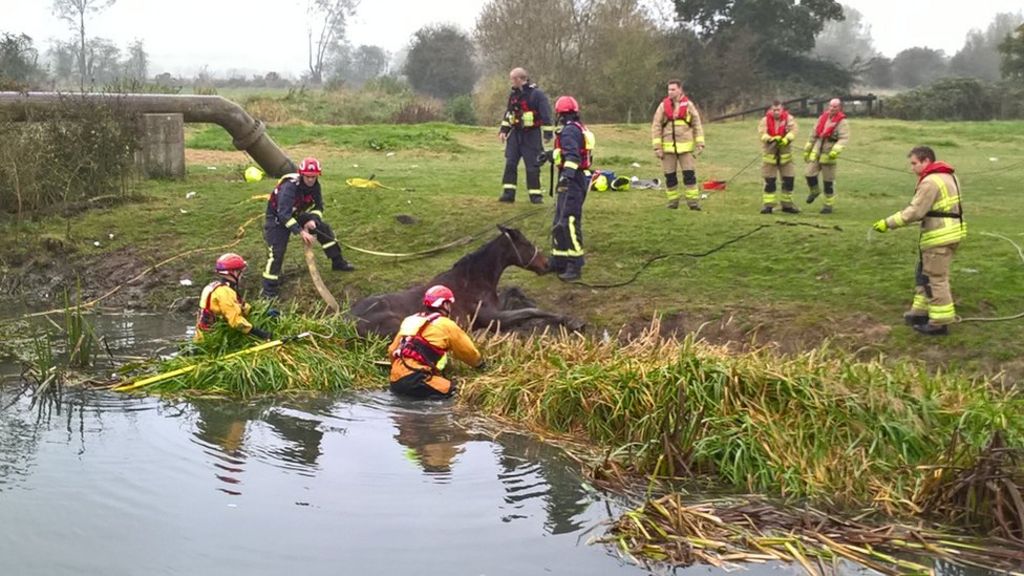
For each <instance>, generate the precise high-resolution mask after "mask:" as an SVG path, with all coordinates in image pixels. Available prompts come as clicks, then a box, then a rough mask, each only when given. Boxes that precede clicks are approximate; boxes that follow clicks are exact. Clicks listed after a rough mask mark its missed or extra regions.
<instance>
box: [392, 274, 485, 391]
mask: <svg viewBox="0 0 1024 576" xmlns="http://www.w3.org/2000/svg"><path fill="white" fill-rule="evenodd" d="M454 303H455V295H454V294H453V293H452V291H451V290H450V289H449V288H448V287H447V286H441V285H437V286H432V287H430V288H428V289H427V291H426V292H425V293H424V294H423V307H424V309H423V311H422V312H418V313H416V314H413V315H412V316H408V317H406V319H405V320H403V321H402V325H401V327H400V328H399V329H398V334H396V335H395V338H394V340H393V341H392V342H391V345H390V346H388V356H389V357H390V358H391V376H390V380H391V391H392V392H394V393H395V394H399V395H402V396H409V397H412V398H451V397H452V396H454V395H455V392H456V383H455V382H454V381H452V380H450V379H448V378H445V377H444V376H443V375H442V374H441V373H442V371H443V370H444V369H445V366H447V365H448V355H449V354H451V355H453V356H455V358H457V359H458V360H461V361H462V362H465V363H466V364H469V365H470V366H474V367H476V368H480V369H482V368H483V367H484V361H483V357H482V356H480V351H479V350H477V349H476V346H474V345H473V341H472V340H471V339H470V338H469V335H468V334H466V332H465V331H464V330H463V329H462V328H460V327H459V325H458V324H456V323H455V321H454V320H452V319H451V318H449V315H450V314H451V311H452V304H454Z"/></svg>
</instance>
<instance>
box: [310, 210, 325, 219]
mask: <svg viewBox="0 0 1024 576" xmlns="http://www.w3.org/2000/svg"><path fill="white" fill-rule="evenodd" d="M309 214H311V215H313V216H319V217H321V218H323V217H324V213H323V212H322V211H320V210H310V211H309Z"/></svg>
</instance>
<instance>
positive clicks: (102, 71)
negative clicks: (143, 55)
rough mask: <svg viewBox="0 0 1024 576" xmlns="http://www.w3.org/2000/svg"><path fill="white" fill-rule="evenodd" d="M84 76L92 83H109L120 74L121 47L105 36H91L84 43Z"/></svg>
mask: <svg viewBox="0 0 1024 576" xmlns="http://www.w3.org/2000/svg"><path fill="white" fill-rule="evenodd" d="M85 49H86V56H85V72H86V78H88V79H89V82H90V83H94V84H100V85H103V84H110V83H112V82H115V81H117V80H118V78H119V77H120V76H121V70H122V68H121V49H120V48H118V47H117V46H115V45H114V43H113V42H111V41H110V40H107V39H106V38H92V39H90V40H89V42H88V43H87V44H86V47H85Z"/></svg>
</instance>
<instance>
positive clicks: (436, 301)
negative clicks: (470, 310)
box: [423, 284, 455, 308]
mask: <svg viewBox="0 0 1024 576" xmlns="http://www.w3.org/2000/svg"><path fill="white" fill-rule="evenodd" d="M445 302H448V303H449V304H452V303H454V302H455V294H452V291H451V290H449V289H448V287H447V286H442V285H440V284H438V285H437V286H431V287H430V288H427V291H426V292H424V293H423V305H424V306H427V307H428V308H440V307H441V306H443V305H444V303H445Z"/></svg>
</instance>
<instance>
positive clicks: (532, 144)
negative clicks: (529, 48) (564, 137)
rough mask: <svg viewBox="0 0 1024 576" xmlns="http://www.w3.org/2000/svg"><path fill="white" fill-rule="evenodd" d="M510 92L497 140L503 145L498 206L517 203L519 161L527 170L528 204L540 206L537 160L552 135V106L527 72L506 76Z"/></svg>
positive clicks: (517, 69)
mask: <svg viewBox="0 0 1024 576" xmlns="http://www.w3.org/2000/svg"><path fill="white" fill-rule="evenodd" d="M508 79H509V82H510V83H511V84H512V92H511V93H510V94H509V95H508V107H507V108H506V110H505V116H504V117H503V118H502V120H501V129H500V131H499V132H498V139H499V140H501V142H502V143H504V144H505V174H504V175H503V176H502V178H501V184H502V192H501V197H500V198H498V201H499V202H515V201H516V180H517V178H518V174H517V173H518V171H519V159H520V158H522V160H523V164H524V165H525V167H526V188H527V190H526V191H527V192H529V193H530V202H531V203H533V204H541V203H542V202H544V197H543V196H542V195H541V189H540V164H538V162H537V159H538V157H539V156H540V154H541V152H543V151H544V144H542V143H541V136H542V133H543V140H544V142H550V141H551V137H552V136H553V134H554V129H553V127H552V125H551V105H550V104H549V103H548V97H547V96H546V95H544V92H542V91H541V89H540V88H537V85H536V84H533V83H531V82H530V77H529V76H528V75H527V74H526V70H524V69H522V68H513V69H512V71H511V72H509V74H508Z"/></svg>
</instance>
